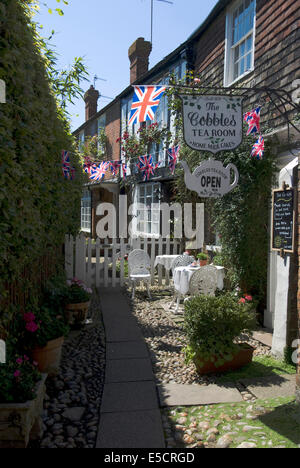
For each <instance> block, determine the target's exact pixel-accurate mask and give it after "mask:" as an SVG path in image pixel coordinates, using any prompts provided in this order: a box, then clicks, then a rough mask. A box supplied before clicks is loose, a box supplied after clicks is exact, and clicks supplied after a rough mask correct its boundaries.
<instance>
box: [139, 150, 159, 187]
mask: <svg viewBox="0 0 300 468" xmlns="http://www.w3.org/2000/svg"><path fill="white" fill-rule="evenodd" d="M159 164H160V163H157V164H154V163H153V160H152V156H151V154H149V155H147V154H146V155H145V156H140V157H139V162H138V164H137V167H138V168H139V170H140V171H141V172H143V173H144V177H143V180H144V181H145V180H149V178H150V174H151V175H154V171H155V169H157V168H158V166H159Z"/></svg>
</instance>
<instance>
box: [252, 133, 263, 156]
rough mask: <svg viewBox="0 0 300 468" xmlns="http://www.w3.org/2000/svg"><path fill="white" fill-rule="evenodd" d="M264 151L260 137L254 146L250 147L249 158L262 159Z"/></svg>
mask: <svg viewBox="0 0 300 468" xmlns="http://www.w3.org/2000/svg"><path fill="white" fill-rule="evenodd" d="M264 149H265V142H264V139H263V137H262V136H261V135H260V136H259V137H258V140H257V141H256V143H254V145H253V146H252V151H251V156H252V157H253V158H255V157H256V158H257V159H262V157H263V155H264Z"/></svg>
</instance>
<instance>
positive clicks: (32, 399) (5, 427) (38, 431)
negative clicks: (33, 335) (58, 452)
mask: <svg viewBox="0 0 300 468" xmlns="http://www.w3.org/2000/svg"><path fill="white" fill-rule="evenodd" d="M46 378H47V374H40V373H39V372H38V370H37V363H35V362H31V360H30V358H29V357H28V356H27V355H26V354H22V355H18V356H14V357H13V358H11V359H8V360H7V362H6V363H5V364H0V448H26V446H27V444H28V442H29V440H30V439H37V438H40V437H41V435H42V421H41V413H42V411H43V400H44V397H45V392H46V387H45V380H46Z"/></svg>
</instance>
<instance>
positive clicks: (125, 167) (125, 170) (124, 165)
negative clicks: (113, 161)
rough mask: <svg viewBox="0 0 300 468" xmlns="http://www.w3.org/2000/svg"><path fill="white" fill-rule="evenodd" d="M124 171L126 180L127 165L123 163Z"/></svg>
mask: <svg viewBox="0 0 300 468" xmlns="http://www.w3.org/2000/svg"><path fill="white" fill-rule="evenodd" d="M122 171H123V179H125V178H126V176H127V164H126V163H122Z"/></svg>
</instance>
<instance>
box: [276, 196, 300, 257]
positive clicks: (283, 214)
mask: <svg viewBox="0 0 300 468" xmlns="http://www.w3.org/2000/svg"><path fill="white" fill-rule="evenodd" d="M272 211H273V212H272V250H282V249H283V250H284V251H285V252H293V251H294V221H295V211H294V190H293V189H286V190H273V203H272Z"/></svg>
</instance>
